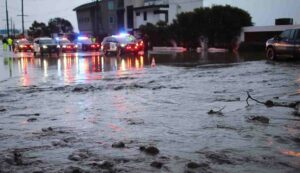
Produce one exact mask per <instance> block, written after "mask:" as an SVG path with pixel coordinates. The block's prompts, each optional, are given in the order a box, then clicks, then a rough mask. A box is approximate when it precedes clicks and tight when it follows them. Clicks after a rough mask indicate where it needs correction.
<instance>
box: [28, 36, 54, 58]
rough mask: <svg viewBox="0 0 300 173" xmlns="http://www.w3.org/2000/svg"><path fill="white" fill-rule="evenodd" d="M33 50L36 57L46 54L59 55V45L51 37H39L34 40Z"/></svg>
mask: <svg viewBox="0 0 300 173" xmlns="http://www.w3.org/2000/svg"><path fill="white" fill-rule="evenodd" d="M33 49H34V55H36V54H40V55H41V56H44V54H47V53H48V54H51V53H56V54H57V55H59V48H58V45H57V44H56V43H55V41H54V40H53V39H52V38H49V37H39V38H36V39H34V41H33Z"/></svg>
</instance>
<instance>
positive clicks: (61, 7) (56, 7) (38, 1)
mask: <svg viewBox="0 0 300 173" xmlns="http://www.w3.org/2000/svg"><path fill="white" fill-rule="evenodd" d="M7 1H8V9H9V16H10V17H12V18H13V21H14V23H15V25H16V28H21V17H18V16H17V15H18V14H21V0H7ZM91 1H92V0H24V10H25V12H24V13H25V14H27V15H28V17H25V27H26V28H28V27H29V26H31V24H32V22H33V21H34V20H37V21H39V22H45V23H47V22H48V21H49V19H50V18H54V17H63V18H65V19H68V20H69V21H70V22H71V23H72V24H73V26H74V28H75V29H76V30H78V29H77V28H78V27H77V19H76V13H75V12H74V11H73V9H74V8H75V7H77V6H79V5H81V4H84V3H87V2H91ZM0 13H1V14H0V19H1V21H0V28H6V22H5V19H6V15H5V0H0Z"/></svg>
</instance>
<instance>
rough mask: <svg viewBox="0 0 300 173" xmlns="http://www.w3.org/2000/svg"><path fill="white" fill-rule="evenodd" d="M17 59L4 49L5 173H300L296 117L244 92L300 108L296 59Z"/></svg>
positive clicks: (0, 131)
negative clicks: (248, 96) (296, 104)
mask: <svg viewBox="0 0 300 173" xmlns="http://www.w3.org/2000/svg"><path fill="white" fill-rule="evenodd" d="M13 56H14V57H13ZM13 56H12V54H10V53H3V52H2V49H1V51H0V117H1V121H0V172H1V173H2V172H28V173H31V172H46V173H48V172H49V173H52V172H53V173H54V172H76V171H77V172H135V173H140V172H178V173H181V172H209V173H224V172H228V173H232V172H249V173H250V172H260V173H282V172H287V173H298V172H300V117H299V116H296V115H294V112H295V110H294V109H291V108H288V107H279V106H274V107H269V108H268V107H266V106H265V105H263V104H259V103H257V102H255V101H253V100H249V104H250V105H249V106H247V103H246V98H247V91H248V92H250V94H251V95H252V97H253V98H255V99H257V100H260V101H263V102H264V101H267V100H272V101H274V102H278V103H293V102H295V101H300V97H299V93H300V63H299V62H283V61H280V62H270V61H267V60H265V58H264V54H263V53H262V54H242V53H241V54H240V55H233V54H229V53H228V54H202V55H201V54H197V53H185V54H178V55H176V54H172V55H156V54H152V55H147V56H146V55H145V56H137V57H133V56H128V57H103V56H101V55H99V54H97V53H89V54H83V53H78V54H64V55H62V56H61V57H59V58H57V57H52V58H50V57H46V58H41V57H37V58H34V57H33V56H32V55H31V54H25V55H21V54H19V55H13ZM210 110H212V112H215V113H212V112H211V113H208V112H209V111H210ZM218 110H221V111H219V112H218ZM253 116H263V117H266V118H268V120H269V122H268V123H266V122H259V121H252V120H251V118H250V117H253ZM113 144H114V145H113ZM149 146H153V147H152V148H154V150H153V149H152V150H151V147H150V149H149V148H147V147H149ZM148 149H149V150H148ZM155 149H158V150H159V151H155Z"/></svg>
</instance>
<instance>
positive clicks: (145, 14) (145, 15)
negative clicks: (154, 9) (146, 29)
mask: <svg viewBox="0 0 300 173" xmlns="http://www.w3.org/2000/svg"><path fill="white" fill-rule="evenodd" d="M144 21H147V11H145V12H144Z"/></svg>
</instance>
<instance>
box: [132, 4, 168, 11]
mask: <svg viewBox="0 0 300 173" xmlns="http://www.w3.org/2000/svg"><path fill="white" fill-rule="evenodd" d="M151 8H169V4H161V5H148V6H142V7H136V8H134V10H144V9H151Z"/></svg>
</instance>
